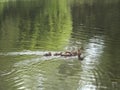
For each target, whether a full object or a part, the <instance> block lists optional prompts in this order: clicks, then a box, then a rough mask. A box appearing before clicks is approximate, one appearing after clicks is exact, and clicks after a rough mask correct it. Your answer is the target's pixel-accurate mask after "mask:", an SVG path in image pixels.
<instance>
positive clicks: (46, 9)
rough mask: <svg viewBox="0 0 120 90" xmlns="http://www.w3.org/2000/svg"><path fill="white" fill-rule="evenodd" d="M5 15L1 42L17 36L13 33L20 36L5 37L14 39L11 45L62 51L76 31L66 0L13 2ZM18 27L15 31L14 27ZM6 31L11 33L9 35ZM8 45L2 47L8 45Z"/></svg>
mask: <svg viewBox="0 0 120 90" xmlns="http://www.w3.org/2000/svg"><path fill="white" fill-rule="evenodd" d="M1 16H2V17H3V18H2V19H1V22H0V23H1V28H0V32H1V36H0V37H1V41H0V42H1V45H2V43H3V42H5V41H4V39H2V38H3V37H7V38H10V37H13V36H11V35H10V34H11V33H14V34H15V35H16V36H15V37H14V38H16V39H17V40H13V39H5V40H6V42H8V41H10V40H11V41H13V42H14V44H11V45H12V46H11V47H9V48H12V47H16V48H18V49H33V50H34V49H47V50H59V49H62V48H63V47H64V45H65V44H66V43H67V42H66V40H67V39H69V37H70V33H71V30H72V21H71V15H70V9H69V7H68V5H67V1H66V0H61V1H56V0H51V1H48V0H42V1H41V0H36V1H32V0H31V1H24V0H22V1H19V0H18V1H16V2H9V3H8V4H7V5H6V7H4V8H3V11H2V13H1ZM11 19H12V21H10V20H11ZM4 21H5V22H6V23H5V22H4ZM9 22H10V23H11V24H12V25H9ZM6 25H8V26H9V27H6ZM4 27H6V28H4ZM14 27H16V29H14V30H15V31H14V30H13V29H12V28H14ZM8 30H9V31H10V32H8ZM4 31H5V32H7V33H8V34H9V35H7V36H6V34H4ZM4 44H5V43H4ZM4 44H3V45H2V47H1V49H2V48H6V46H4Z"/></svg>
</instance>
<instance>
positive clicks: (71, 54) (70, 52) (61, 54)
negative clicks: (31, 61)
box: [44, 49, 83, 60]
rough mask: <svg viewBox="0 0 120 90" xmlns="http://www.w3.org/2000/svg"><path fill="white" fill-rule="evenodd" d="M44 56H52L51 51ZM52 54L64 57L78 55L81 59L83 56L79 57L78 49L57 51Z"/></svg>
mask: <svg viewBox="0 0 120 90" xmlns="http://www.w3.org/2000/svg"><path fill="white" fill-rule="evenodd" d="M44 56H52V53H51V52H48V53H45V54H44ZM53 56H65V57H71V56H78V59H79V60H83V57H81V51H80V49H78V50H77V51H66V52H64V53H63V52H57V53H54V54H53Z"/></svg>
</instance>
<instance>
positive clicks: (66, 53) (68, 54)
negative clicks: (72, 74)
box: [61, 52, 72, 57]
mask: <svg viewBox="0 0 120 90" xmlns="http://www.w3.org/2000/svg"><path fill="white" fill-rule="evenodd" d="M61 56H66V57H67V56H72V53H71V52H65V53H64V54H61Z"/></svg>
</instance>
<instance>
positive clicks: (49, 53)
mask: <svg viewBox="0 0 120 90" xmlns="http://www.w3.org/2000/svg"><path fill="white" fill-rule="evenodd" d="M44 56H52V54H51V52H48V53H46V54H44Z"/></svg>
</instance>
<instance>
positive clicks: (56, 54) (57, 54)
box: [54, 52, 62, 56]
mask: <svg viewBox="0 0 120 90" xmlns="http://www.w3.org/2000/svg"><path fill="white" fill-rule="evenodd" d="M61 54H62V52H60V53H55V54H54V56H59V55H61Z"/></svg>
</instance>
